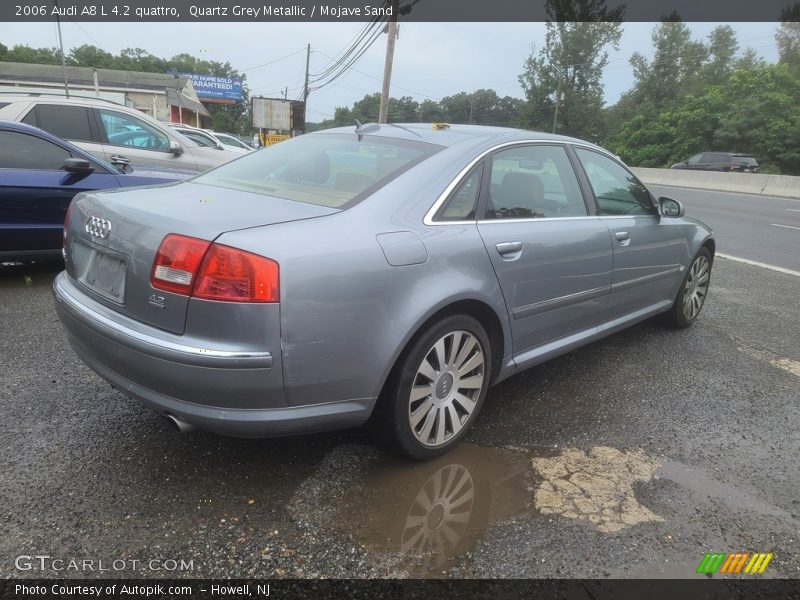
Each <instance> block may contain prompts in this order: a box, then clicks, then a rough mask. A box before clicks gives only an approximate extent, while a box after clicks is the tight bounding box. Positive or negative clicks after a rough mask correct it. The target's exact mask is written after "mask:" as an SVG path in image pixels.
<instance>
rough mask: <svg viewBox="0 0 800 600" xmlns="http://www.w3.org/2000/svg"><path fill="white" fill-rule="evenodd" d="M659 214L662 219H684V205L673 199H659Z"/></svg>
mask: <svg viewBox="0 0 800 600" xmlns="http://www.w3.org/2000/svg"><path fill="white" fill-rule="evenodd" d="M658 214H660V215H661V216H662V217H673V218H677V217H682V216H683V214H684V210H683V204H681V203H680V202H678V201H677V200H673V199H672V198H664V197H661V198H659V199H658Z"/></svg>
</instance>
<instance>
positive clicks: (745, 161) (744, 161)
mask: <svg viewBox="0 0 800 600" xmlns="http://www.w3.org/2000/svg"><path fill="white" fill-rule="evenodd" d="M733 162H735V163H737V164H740V165H746V166H748V167H757V166H758V163H757V162H756V159H755V158H753V157H752V156H737V155H735V154H734V155H733Z"/></svg>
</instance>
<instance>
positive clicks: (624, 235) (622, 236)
mask: <svg viewBox="0 0 800 600" xmlns="http://www.w3.org/2000/svg"><path fill="white" fill-rule="evenodd" d="M614 237H616V238H617V241H618V242H624V241H625V240H629V239H631V232H630V231H617V232H615V233H614Z"/></svg>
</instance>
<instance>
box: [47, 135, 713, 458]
mask: <svg viewBox="0 0 800 600" xmlns="http://www.w3.org/2000/svg"><path fill="white" fill-rule="evenodd" d="M714 248H715V245H714V239H713V236H712V232H711V230H710V229H709V228H708V227H707V226H706V225H704V224H703V223H700V222H699V221H696V220H694V219H690V218H687V217H685V216H684V215H683V207H682V206H681V205H680V203H679V202H677V201H675V200H671V199H668V198H660V199H658V200H656V199H655V198H654V197H653V196H652V195H651V194H650V193H649V191H648V190H647V189H646V188H645V186H643V185H642V184H641V183H640V182H639V181H638V180H637V179H636V177H635V176H634V175H633V174H632V173H631V172H630V171H629V170H628V169H627V168H626V167H625V166H624V165H623V164H622V163H621V162H620V161H619V160H618V159H617V158H616V157H615V156H613V155H612V154H610V153H608V152H607V151H605V150H603V149H601V148H598V147H596V146H594V145H592V144H589V143H586V142H583V141H580V140H577V139H572V138H567V137H561V136H554V135H548V134H543V133H536V132H528V131H519V130H513V129H502V128H489V127H478V126H456V125H454V126H452V127H447V126H433V127H432V126H431V125H420V124H409V125H402V126H401V125H388V126H387V125H382V126H378V125H367V126H359V127H357V128H355V129H354V128H339V129H331V130H328V131H322V132H317V133H313V134H309V135H305V136H301V137H298V138H294V139H292V140H289V141H286V142H283V143H281V144H277V145H275V146H272V147H270V148H268V149H266V150H264V151H261V152H256V153H253V154H250V155H247V156H244V157H242V158H241V159H239V160H236V161H234V162H231V163H228V164H226V165H223V166H221V167H218V168H217V169H214V170H212V171H209V172H207V173H205V174H202V175H200V176H198V177H196V178H194V179H192V180H190V181H187V182H182V183H178V184H175V185H169V186H162V187H158V188H142V189H136V190H127V191H126V190H121V191H109V192H92V193H84V194H81V195H79V196H78V197H77V198H76V200H75V201H74V202H73V203H72V205H71V209H70V212H69V215H68V216H67V222H66V234H65V245H64V254H65V260H66V271H65V272H63V273H61V274H60V275H59V276H58V277H57V278H56V280H55V282H54V293H55V298H56V300H57V302H56V306H57V309H58V312H59V315H60V318H61V320H62V322H63V324H64V326H65V327H66V330H67V333H68V338H69V340H70V343H71V344H72V346H73V347H74V349H75V351H76V352H77V353H78V355H79V356H80V357H81V358H82V359H83V360H84V361H85V362H86V364H87V365H89V366H90V367H91V368H92V369H94V370H95V371H96V372H97V373H98V374H100V376H101V377H103V378H105V379H106V380H108V381H109V382H110V383H111V384H112V385H113V386H114V387H116V388H117V389H119V390H120V391H122V392H123V393H125V394H127V395H130V396H132V397H135V398H137V399H139V400H140V401H142V402H143V403H145V404H146V405H149V406H151V407H153V408H154V409H156V410H158V411H160V412H161V413H163V414H164V415H166V416H167V417H168V418H169V419H170V421H171V422H172V423H173V425H174V426H176V427H177V428H178V429H179V430H187V429H190V428H191V427H199V428H202V429H206V430H210V431H215V432H218V433H221V434H228V435H235V436H252V437H258V436H273V435H283V434H291V433H299V432H310V431H319V430H326V429H336V428H346V427H353V426H358V425H361V424H363V423H365V422H367V421H368V420H370V422H371V423H372V424H374V425H375V426H376V427H377V428H378V429H379V430H380V431H382V432H384V437H385V439H388V440H391V441H392V442H393V443H394V444H395V445H396V447H397V448H399V449H400V450H401V451H402V452H404V453H405V454H407V455H409V456H412V457H414V458H419V459H425V458H431V457H433V456H436V455H439V454H441V453H443V452H445V451H446V450H447V449H448V448H450V447H451V446H452V445H453V444H454V443H455V442H456V441H457V440H459V439H460V438H461V437H462V436H463V435H464V434H465V432H466V431H467V430H468V429H469V427H470V426H471V425H472V424H473V423H474V421H475V419H476V417H477V415H478V412H479V411H480V408H481V404H482V403H483V402H484V399H485V398H486V395H487V390H488V388H489V386H490V385H491V384H494V383H497V382H499V381H502V380H503V379H506V378H507V377H509V376H511V375H513V374H514V373H517V372H519V371H521V370H523V369H526V368H528V367H531V366H533V365H536V364H539V363H541V362H543V361H545V360H547V359H549V358H552V357H554V356H557V355H559V354H562V353H564V352H567V351H569V350H572V349H574V348H577V347H579V346H581V345H583V344H586V343H589V342H591V341H593V340H597V339H599V338H601V337H604V336H606V335H609V334H611V333H614V332H616V331H619V330H620V329H623V328H625V327H628V326H630V325H632V324H634V323H636V322H638V321H641V320H643V319H646V318H648V317H652V316H654V315H657V314H660V313H664V314H665V315H666V316H667V318H668V319H669V320H670V321H671V322H672V323H673V324H674V325H676V326H678V327H686V326H688V325H690V324H691V323H692V322H693V321H695V319H697V316H698V314H699V312H700V309H701V308H702V306H703V302H704V300H705V298H706V295H707V293H708V286H709V277H710V270H711V265H712V261H713V257H714ZM511 417H512V415H509V418H511Z"/></svg>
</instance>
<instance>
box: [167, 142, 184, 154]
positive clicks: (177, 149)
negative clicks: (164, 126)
mask: <svg viewBox="0 0 800 600" xmlns="http://www.w3.org/2000/svg"><path fill="white" fill-rule="evenodd" d="M169 151H170V152H171V153H172V154H174V155H175V156H180V155H181V154H183V146H181V145H180V144H179V143H178V142H176V141H175V140H170V142H169Z"/></svg>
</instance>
